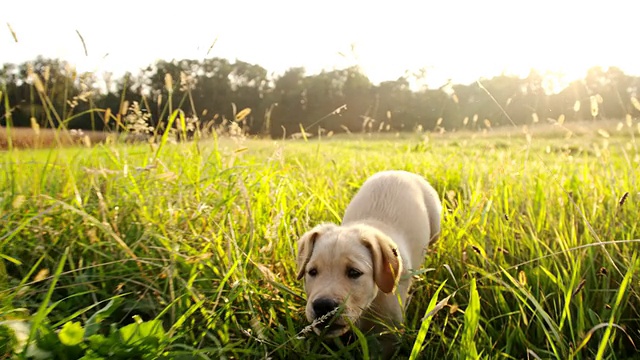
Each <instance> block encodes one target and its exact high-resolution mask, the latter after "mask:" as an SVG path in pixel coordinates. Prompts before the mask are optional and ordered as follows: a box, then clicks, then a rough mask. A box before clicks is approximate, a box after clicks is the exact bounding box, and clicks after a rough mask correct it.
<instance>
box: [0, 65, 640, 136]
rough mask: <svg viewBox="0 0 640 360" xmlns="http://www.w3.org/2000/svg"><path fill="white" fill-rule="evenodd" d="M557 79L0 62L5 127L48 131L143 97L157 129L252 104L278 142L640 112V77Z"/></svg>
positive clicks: (612, 74) (610, 73) (256, 127)
mask: <svg viewBox="0 0 640 360" xmlns="http://www.w3.org/2000/svg"><path fill="white" fill-rule="evenodd" d="M423 75H424V74H423ZM427 76H428V74H427ZM168 77H170V79H171V81H169V82H168V81H167V78H168ZM37 81H40V82H41V84H42V87H41V89H40V90H43V93H44V94H46V97H43V96H42V94H41V93H40V91H39V90H38V88H39V86H38V84H36V82H37ZM552 81H553V78H550V77H546V76H544V75H543V74H540V73H538V72H535V71H531V72H530V74H529V75H528V76H527V77H526V78H518V77H513V76H506V75H501V76H496V77H494V78H491V79H487V80H483V81H482V82H480V83H478V82H475V83H472V84H446V85H445V86H443V87H441V88H439V89H426V88H425V89H422V90H419V91H415V90H412V89H411V86H410V82H409V80H408V77H407V78H405V77H401V78H399V79H396V80H391V81H385V82H382V83H380V84H379V85H373V84H372V83H371V82H370V81H369V79H368V78H367V77H366V76H365V75H364V74H363V73H362V71H361V70H360V69H359V68H358V67H357V66H354V67H350V68H347V69H340V70H331V71H324V72H321V73H319V74H316V75H307V74H306V73H305V70H304V68H301V67H299V68H291V69H289V70H288V71H286V72H285V73H284V74H282V75H280V76H272V77H270V76H269V75H268V73H267V70H266V69H264V68H263V67H261V66H259V65H256V64H250V63H247V62H243V61H239V60H236V61H235V62H233V63H232V62H229V61H228V60H226V59H222V58H212V59H204V60H192V59H191V60H190V59H184V60H173V61H164V60H160V61H157V62H156V63H154V64H152V65H150V66H148V67H147V68H145V69H141V70H140V71H139V72H138V73H137V74H133V73H126V74H125V75H124V76H122V77H120V78H114V77H113V75H112V74H109V73H107V74H103V75H102V76H99V75H98V74H78V73H76V71H75V70H74V69H73V67H72V66H71V65H70V64H68V63H67V62H65V61H61V60H57V59H46V58H42V57H38V58H36V59H35V60H33V61H30V62H27V63H23V64H4V65H3V66H2V67H1V68H0V90H2V91H3V94H4V95H3V101H2V102H1V103H0V124H2V125H3V126H6V122H7V119H8V118H11V120H12V122H13V125H14V126H32V125H33V122H32V119H33V121H34V122H36V123H37V124H38V125H39V126H40V127H44V128H46V127H58V126H60V125H61V123H62V124H64V125H65V126H67V127H69V128H82V129H95V130H101V129H109V130H114V129H116V128H117V121H116V119H117V115H118V114H119V113H121V112H123V111H126V108H125V106H123V105H126V104H130V103H132V102H134V101H136V102H138V103H139V104H141V108H142V109H143V111H146V112H149V113H150V114H151V125H152V126H154V127H155V126H156V125H158V124H159V123H161V122H164V121H166V119H167V117H168V116H169V115H170V113H171V111H173V110H175V109H181V110H182V111H184V113H185V115H186V116H187V117H191V118H197V119H198V120H200V122H201V124H202V125H203V126H204V125H205V124H212V123H213V124H220V123H223V122H225V121H227V122H228V121H234V120H235V115H236V114H237V113H238V112H239V111H240V110H242V109H245V108H249V109H251V113H250V114H249V116H247V117H246V118H245V119H244V120H243V123H242V124H241V125H242V126H243V128H244V129H245V130H247V131H248V132H250V133H252V134H263V135H266V134H268V135H270V136H272V137H274V138H280V137H283V136H290V135H292V134H294V133H298V132H300V131H301V127H302V128H304V129H305V131H306V132H308V133H310V134H313V135H316V134H318V133H322V132H324V133H328V132H334V133H337V132H345V131H350V132H362V131H364V132H378V131H393V132H395V131H413V130H415V129H416V128H420V129H424V130H440V129H445V130H446V131H455V130H457V129H462V128H465V129H468V130H479V129H483V128H486V127H487V123H488V124H490V126H491V127H496V126H503V125H511V122H512V121H513V122H514V123H515V124H516V125H522V124H530V123H532V122H533V121H535V120H536V119H537V120H538V121H540V122H546V121H547V119H558V117H560V116H561V115H562V116H564V118H565V120H566V121H575V120H585V119H587V120H588V119H592V120H599V119H622V118H624V117H625V116H626V115H627V114H631V115H632V116H637V115H640V112H639V111H638V109H637V108H636V106H638V103H637V102H636V106H634V103H633V98H638V97H640V95H639V94H638V90H639V89H640V78H638V77H632V76H629V75H626V74H625V73H624V72H623V71H622V70H621V69H619V68H615V67H611V68H608V69H606V70H605V69H602V68H599V67H594V68H592V69H590V70H589V71H588V72H587V73H586V74H585V77H584V79H581V80H576V81H574V82H572V83H571V84H569V85H568V86H567V87H566V88H564V89H561V90H559V91H558V89H554V91H551V89H552V88H553V86H552V85H553V83H552ZM168 86H170V88H168ZM4 96H6V99H7V100H8V103H9V109H5V101H4ZM125 101H126V102H125ZM594 101H595V102H596V103H597V104H598V113H597V114H596V116H595V117H594V116H593V114H592V106H591V103H592V102H594ZM106 109H110V112H111V114H113V116H111V117H110V119H108V120H109V121H105V119H104V111H105V110H106ZM534 114H535V115H534ZM8 115H10V116H8ZM485 120H488V122H486V121H485Z"/></svg>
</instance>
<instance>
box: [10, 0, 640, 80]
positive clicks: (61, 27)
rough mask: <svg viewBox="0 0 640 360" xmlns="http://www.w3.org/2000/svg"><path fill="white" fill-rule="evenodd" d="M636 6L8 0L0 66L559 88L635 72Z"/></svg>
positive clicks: (566, 1) (439, 0)
mask: <svg viewBox="0 0 640 360" xmlns="http://www.w3.org/2000/svg"><path fill="white" fill-rule="evenodd" d="M639 13H640V1H635V0H627V1H620V0H607V1H590V0H582V1H573V0H552V1H550V0H505V1H497V0H486V1H479V0H457V1H455V0H423V1H406V0H394V1H374V0H369V1H346V0H342V1H337V0H323V1H304V0H298V1H284V0H271V1H264V0H252V1H249V0H233V1H218V0H210V1H192V0H180V1H173V2H169V1H166V2H162V1H147V0H129V1H122V0H111V1H106V2H105V1H102V2H96V1H88V0H84V1H76V0H30V1H18V0H5V1H3V4H2V5H1V6H0V64H4V63H7V62H12V63H20V62H24V61H27V60H31V59H33V58H35V57H36V56H38V55H43V56H46V57H56V58H60V59H63V60H67V61H69V62H71V63H72V64H75V65H76V67H77V68H78V70H79V71H94V72H97V73H102V72H104V71H110V72H113V73H114V74H116V75H119V74H122V73H124V72H125V71H131V72H134V73H135V72H137V70H138V69H140V68H142V67H146V66H147V65H149V64H152V63H153V62H154V61H155V60H157V59H164V60H172V59H183V58H193V59H204V58H207V57H223V58H227V59H229V60H231V61H234V60H236V59H238V60H242V61H246V62H250V63H255V64H259V65H261V66H263V67H264V68H266V69H267V70H268V71H269V72H270V73H272V74H274V75H278V74H282V73H283V72H284V71H286V70H287V69H288V68H291V67H298V66H303V67H305V68H306V69H307V73H308V74H315V73H318V72H320V71H322V70H331V69H335V68H338V69H339V68H345V67H347V66H352V65H358V66H360V67H361V69H362V70H363V71H364V72H365V74H366V75H367V76H368V77H369V78H370V79H371V80H372V81H373V82H374V83H378V82H380V81H386V80H395V79H397V78H398V77H400V76H402V75H404V74H405V72H406V71H409V72H411V73H415V72H417V71H419V70H421V69H422V70H424V74H425V76H424V81H425V82H426V85H428V86H430V87H437V86H440V85H442V84H444V83H446V82H447V80H448V79H451V80H452V81H453V82H454V83H471V82H473V81H475V80H477V79H479V78H489V77H492V76H496V75H499V74H501V73H506V74H512V75H517V76H526V74H527V73H528V72H529V70H530V69H532V68H534V69H536V70H538V71H540V72H543V73H544V72H550V73H553V74H554V75H555V76H556V77H557V78H558V80H559V82H560V86H561V85H562V84H566V83H568V82H569V81H572V80H574V79H577V78H582V77H584V75H585V73H586V70H587V69H588V68H589V67H592V66H603V67H607V66H618V67H620V68H621V69H622V70H623V71H625V72H626V73H628V74H631V75H640V61H639V60H640V59H639V57H638V55H640V40H638V36H637V35H638V32H637V31H638V29H637V25H636V24H637V18H638V14H639ZM10 29H12V30H13V33H15V37H16V38H17V42H16V41H15V39H14V36H13V35H12V31H11V30H10ZM77 32H79V33H80V34H81V35H82V38H83V39H84V42H85V44H86V50H87V52H86V54H85V50H84V47H83V45H82V42H81V41H80V37H79V36H78V33H77ZM212 44H214V46H213V47H211V45H212Z"/></svg>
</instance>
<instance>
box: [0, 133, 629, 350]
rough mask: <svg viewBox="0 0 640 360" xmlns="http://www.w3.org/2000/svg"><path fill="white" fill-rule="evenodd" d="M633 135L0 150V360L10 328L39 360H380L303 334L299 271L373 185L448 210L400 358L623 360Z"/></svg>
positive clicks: (418, 285) (347, 344)
mask: <svg viewBox="0 0 640 360" xmlns="http://www.w3.org/2000/svg"><path fill="white" fill-rule="evenodd" d="M630 125H632V126H626V125H623V126H622V127H619V128H618V129H609V130H608V131H606V132H605V131H597V130H596V129H595V128H594V129H593V131H591V132H589V131H584V132H582V133H579V134H578V133H574V134H573V136H571V137H568V136H565V135H566V134H567V133H566V131H562V130H557V129H556V131H555V132H549V133H547V132H540V133H535V132H533V133H532V134H533V135H532V136H528V137H527V136H525V135H523V134H522V133H521V132H520V131H519V130H514V131H512V132H511V133H499V134H496V135H493V136H490V135H486V134H485V135H484V136H483V135H481V134H480V135H478V134H476V135H471V134H458V135H456V134H444V135H436V134H430V135H425V134H404V135H402V136H399V137H394V136H393V135H386V136H367V135H351V136H348V137H347V136H344V137H331V138H321V139H317V138H313V139H309V140H308V141H305V140H304V139H301V140H288V141H271V140H257V139H247V138H242V137H234V138H229V137H225V138H219V139H212V140H208V141H201V142H189V143H183V144H168V143H167V144H164V145H162V146H150V145H148V144H144V145H140V144H139V145H118V144H115V145H114V144H110V145H98V146H94V147H91V148H85V147H70V148H64V149H63V148H53V149H36V150H13V151H6V152H4V153H0V161H1V168H0V169H1V171H0V204H1V208H0V209H2V210H1V211H2V212H1V213H0V223H1V224H2V225H1V227H0V259H1V260H0V322H1V323H2V324H4V325H5V326H4V327H2V326H0V359H2V358H9V357H11V354H12V353H13V351H14V350H12V349H13V346H12V345H15V344H16V343H17V342H19V341H20V340H21V339H20V338H19V336H18V337H15V336H11V334H12V331H10V330H9V328H8V327H7V326H6V325H10V326H11V327H12V328H19V329H22V333H23V339H22V341H27V338H28V339H30V340H35V342H32V344H33V346H32V347H31V349H30V350H29V351H28V352H30V354H31V355H38V354H39V355H40V356H42V357H41V358H49V357H53V358H57V359H72V358H80V357H82V356H84V357H83V358H84V359H107V358H109V359H125V358H126V359H133V358H145V359H151V358H184V359H195V358H202V359H219V358H222V359H225V358H227V359H244V358H272V359H298V358H306V359H323V358H326V359H329V358H365V359H366V358H370V357H371V358H375V357H376V354H378V353H379V351H378V350H377V346H378V344H377V343H376V341H375V336H373V335H371V334H360V333H358V332H355V333H354V335H352V336H351V338H348V339H341V340H328V341H321V339H320V338H319V337H318V336H317V335H315V334H314V333H313V332H310V331H309V328H308V327H307V325H308V323H307V322H306V320H305V319H304V304H305V298H304V293H303V290H302V283H301V282H299V281H297V280H296V269H295V262H294V259H295V253H296V248H295V246H296V245H295V242H296V240H297V239H298V237H299V236H300V235H301V234H302V233H303V232H305V231H306V230H307V229H309V228H310V227H312V226H314V225H316V224H318V223H319V222H323V221H334V222H338V221H340V218H341V214H342V212H343V210H344V208H345V207H346V206H347V204H348V202H349V199H350V197H351V196H352V195H353V194H354V193H355V192H356V191H357V189H358V187H359V186H360V185H361V184H362V182H363V181H364V180H365V178H366V177H367V176H369V175H370V174H372V173H374V172H376V171H379V170H384V169H405V170H409V171H413V172H416V173H419V174H422V175H424V176H425V177H426V178H427V179H428V180H429V181H430V182H431V183H432V184H433V185H434V187H435V188H436V190H437V191H438V192H439V194H440V195H441V198H442V201H443V204H444V207H445V209H444V213H443V232H442V235H441V238H440V240H439V241H438V242H437V243H435V244H433V246H432V247H431V248H430V250H429V253H428V255H427V257H426V259H425V264H424V269H423V270H422V271H417V272H416V273H415V274H414V278H415V279H416V281H415V283H414V287H413V296H412V301H411V303H410V304H409V306H408V308H407V313H406V316H407V322H406V324H405V326H404V327H403V328H400V329H390V331H392V332H395V333H397V334H398V335H399V338H400V344H399V346H398V347H397V352H398V358H407V357H409V356H410V355H411V356H414V357H416V358H421V359H461V358H465V359H467V358H488V359H494V358H500V359H523V358H526V359H550V358H551V359H593V358H596V359H624V358H633V357H635V356H638V355H639V351H638V350H637V347H638V346H640V332H639V331H638V329H640V314H639V313H638V311H640V272H639V267H640V261H639V259H638V242H640V220H639V219H640V207H639V206H638V203H639V202H640V193H639V191H640V190H639V189H640V176H639V175H640V171H639V167H640V149H639V147H640V142H638V141H637V137H638V136H640V133H638V129H636V126H635V125H636V124H635V123H634V124H630ZM18 335H19V334H18ZM3 343H4V344H5V345H2V344H3ZM36 345H37V349H36ZM3 354H4V355H3ZM22 354H23V355H25V354H26V352H23V353H22Z"/></svg>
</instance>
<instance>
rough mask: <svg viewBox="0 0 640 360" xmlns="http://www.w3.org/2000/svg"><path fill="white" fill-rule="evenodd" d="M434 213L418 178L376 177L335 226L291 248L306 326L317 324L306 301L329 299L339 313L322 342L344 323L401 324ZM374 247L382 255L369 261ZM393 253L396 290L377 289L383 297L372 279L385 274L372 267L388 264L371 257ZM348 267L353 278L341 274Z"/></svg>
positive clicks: (435, 230)
mask: <svg viewBox="0 0 640 360" xmlns="http://www.w3.org/2000/svg"><path fill="white" fill-rule="evenodd" d="M441 212H442V205H441V204H440V200H439V197H438V194H437V193H436V191H435V190H434V189H433V187H432V186H431V185H430V184H429V183H428V182H427V181H426V180H425V179H424V178H423V177H421V176H419V175H417V174H413V173H410V172H406V171H396V170H394V171H383V172H379V173H376V174H374V175H373V176H371V177H370V178H369V179H367V180H366V181H365V183H364V184H363V185H362V187H361V188H360V190H359V191H358V193H357V194H356V195H355V196H354V198H353V199H352V200H351V203H350V204H349V206H348V207H347V209H346V211H345V214H344V217H343V221H342V224H341V225H340V226H337V225H332V224H323V225H319V226H317V227H316V228H314V229H312V230H310V231H309V232H307V233H306V234H305V235H303V236H302V237H301V239H300V241H299V243H298V249H299V254H298V267H299V271H300V275H299V277H300V278H301V277H303V276H304V278H305V290H306V292H307V309H306V314H307V318H308V320H309V321H313V320H315V319H316V316H315V313H314V309H313V302H314V301H315V300H317V299H327V298H328V299H334V300H336V301H338V302H340V303H342V304H344V308H345V310H344V312H343V315H342V319H338V320H336V321H335V322H334V324H336V323H337V324H339V325H341V326H342V328H340V329H337V330H336V329H335V328H334V330H332V331H330V332H329V333H330V334H329V336H338V335H340V334H342V333H344V332H345V331H346V330H348V326H347V325H348V321H346V320H349V321H351V322H354V323H356V324H357V325H358V327H359V328H361V329H362V330H365V331H367V330H370V329H372V328H374V327H375V321H372V319H380V320H382V321H384V322H387V323H389V324H398V323H401V322H402V321H403V313H404V311H403V310H404V309H403V308H404V307H405V306H406V302H407V301H406V300H407V295H408V292H409V288H410V286H411V281H412V277H411V276H410V274H409V272H410V271H411V270H415V269H418V268H420V267H421V266H422V263H423V261H424V257H425V251H426V248H427V246H428V245H429V243H430V242H433V241H435V240H436V239H437V238H438V236H439V234H440V215H441ZM365 240H366V241H365ZM363 244H364V245H363ZM378 248H380V249H382V250H381V251H382V252H378V253H377V255H376V254H374V250H376V249H378ZM396 252H397V255H399V261H400V264H401V266H399V267H397V269H398V270H399V274H393V275H394V276H395V278H394V279H393V280H394V282H397V287H394V288H393V290H391V289H390V288H389V287H388V285H384V287H385V288H387V291H388V292H386V293H385V291H380V290H381V289H382V287H380V286H377V285H376V284H379V282H378V281H379V279H376V278H375V276H378V278H380V277H381V276H379V275H378V274H379V273H378V272H377V271H378V270H385V269H384V268H383V269H378V268H377V267H379V266H383V267H386V270H388V268H389V267H390V266H391V267H392V265H390V264H389V263H386V262H381V261H378V263H375V261H374V258H375V256H374V255H376V256H378V257H377V258H380V255H381V254H382V257H383V258H385V257H384V256H385V254H386V255H387V257H386V258H391V256H389V254H394V255H395V254H396ZM391 260H394V259H391ZM392 262H393V261H392ZM310 268H313V269H314V272H312V274H313V275H309V273H308V271H309V269H310ZM353 268H357V269H358V270H360V271H361V272H363V275H362V276H361V277H360V278H357V279H353V278H350V277H349V276H347V275H345V274H347V273H348V272H347V271H348V269H353ZM316 272H317V273H316ZM398 298H400V302H399V301H398ZM316 331H317V332H318V333H320V332H321V331H322V329H316Z"/></svg>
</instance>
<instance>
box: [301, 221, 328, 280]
mask: <svg viewBox="0 0 640 360" xmlns="http://www.w3.org/2000/svg"><path fill="white" fill-rule="evenodd" d="M334 227H336V225H335V224H322V225H318V226H316V227H314V228H313V229H311V230H309V231H307V232H306V233H304V234H303V235H302V237H300V240H298V256H297V258H296V263H297V265H298V280H301V279H302V278H303V277H304V273H305V272H306V268H307V263H308V262H309V259H311V254H312V253H313V246H314V245H315V244H316V240H317V239H318V238H319V237H320V235H322V234H324V233H325V232H327V231H328V230H329V229H332V228H334Z"/></svg>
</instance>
